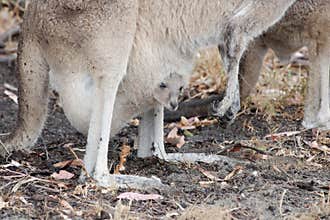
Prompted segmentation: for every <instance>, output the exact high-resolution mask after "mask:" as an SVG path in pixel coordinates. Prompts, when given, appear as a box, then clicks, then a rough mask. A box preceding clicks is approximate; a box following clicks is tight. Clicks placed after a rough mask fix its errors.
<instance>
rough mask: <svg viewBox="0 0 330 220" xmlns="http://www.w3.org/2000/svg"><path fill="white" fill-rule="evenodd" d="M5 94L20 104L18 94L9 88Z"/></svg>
mask: <svg viewBox="0 0 330 220" xmlns="http://www.w3.org/2000/svg"><path fill="white" fill-rule="evenodd" d="M4 93H5V95H6V96H8V97H9V98H10V99H11V100H12V101H13V102H15V103H16V104H18V98H17V95H16V94H15V93H13V92H11V91H9V90H5V92H4Z"/></svg>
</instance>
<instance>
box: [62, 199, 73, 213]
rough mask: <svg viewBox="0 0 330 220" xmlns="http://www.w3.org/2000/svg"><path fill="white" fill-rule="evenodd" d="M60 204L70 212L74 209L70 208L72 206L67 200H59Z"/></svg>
mask: <svg viewBox="0 0 330 220" xmlns="http://www.w3.org/2000/svg"><path fill="white" fill-rule="evenodd" d="M60 204H61V206H62V207H64V208H66V209H68V210H70V211H71V212H74V209H73V208H72V206H71V205H70V203H68V202H67V201H65V200H64V199H61V200H60Z"/></svg>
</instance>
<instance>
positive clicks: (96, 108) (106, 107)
mask: <svg viewBox="0 0 330 220" xmlns="http://www.w3.org/2000/svg"><path fill="white" fill-rule="evenodd" d="M117 3H118V4H119V5H118V6H117V8H120V9H121V11H120V14H118V16H114V17H113V18H112V19H111V21H110V23H109V24H107V26H106V27H104V29H100V31H99V32H98V33H97V34H96V36H94V37H93V40H92V41H91V42H90V43H89V44H88V45H87V50H86V51H88V52H87V54H86V57H87V63H88V66H89V69H88V71H89V72H90V73H91V75H92V78H93V80H94V85H95V88H94V100H93V103H92V105H93V108H92V113H91V120H90V125H89V130H88V136H87V146H86V154H85V157H84V162H85V164H86V170H87V172H88V173H89V175H90V176H91V177H93V178H94V179H95V180H96V181H97V182H98V184H99V185H101V186H110V187H130V188H146V187H152V188H154V187H155V188H159V187H162V186H163V185H162V184H161V183H160V181H159V180H158V179H152V178H151V179H149V178H144V177H138V176H125V175H110V173H109V169H108V143H109V139H110V129H111V122H112V115H113V109H114V103H115V98H116V94H117V90H118V87H119V84H120V82H121V80H122V78H123V76H124V75H125V73H126V69H127V63H128V59H129V56H130V53H131V49H132V46H133V40H134V36H135V29H136V18H137V2H135V1H117ZM121 4H123V5H124V6H122V5H121ZM113 7H114V9H115V10H116V9H117V8H116V7H115V6H113ZM107 28H114V30H115V31H112V32H110V34H109V32H108V31H105V29H107ZM109 51H111V53H109Z"/></svg>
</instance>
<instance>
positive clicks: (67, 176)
mask: <svg viewBox="0 0 330 220" xmlns="http://www.w3.org/2000/svg"><path fill="white" fill-rule="evenodd" d="M51 177H53V178H54V179H57V180H69V179H72V178H73V177H74V174H73V173H70V172H68V171H66V170H60V172H59V173H56V172H55V173H53V174H52V175H51Z"/></svg>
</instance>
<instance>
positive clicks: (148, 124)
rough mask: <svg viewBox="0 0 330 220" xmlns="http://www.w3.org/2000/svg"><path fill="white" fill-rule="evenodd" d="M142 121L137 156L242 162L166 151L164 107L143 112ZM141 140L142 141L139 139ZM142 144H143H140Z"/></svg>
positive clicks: (215, 156)
mask: <svg viewBox="0 0 330 220" xmlns="http://www.w3.org/2000/svg"><path fill="white" fill-rule="evenodd" d="M143 116H144V117H143V119H142V123H141V124H140V126H143V127H142V128H139V140H140V143H139V144H140V145H139V149H138V156H139V155H142V156H139V157H148V156H150V155H154V156H156V157H158V158H159V159H161V160H165V161H168V162H182V163H185V162H189V163H195V162H204V163H214V162H216V161H223V162H225V163H228V164H231V165H236V164H238V163H244V162H242V161H238V160H235V159H231V158H228V157H225V156H220V155H213V154H210V155H208V154H205V153H166V151H165V146H164V107H163V106H162V105H157V106H156V107H155V108H154V109H152V110H150V111H148V112H147V113H145V114H143ZM141 140H142V141H141ZM141 144H143V145H141Z"/></svg>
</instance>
